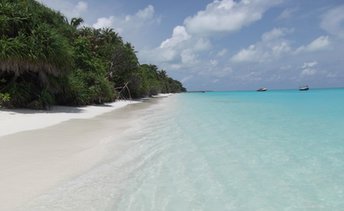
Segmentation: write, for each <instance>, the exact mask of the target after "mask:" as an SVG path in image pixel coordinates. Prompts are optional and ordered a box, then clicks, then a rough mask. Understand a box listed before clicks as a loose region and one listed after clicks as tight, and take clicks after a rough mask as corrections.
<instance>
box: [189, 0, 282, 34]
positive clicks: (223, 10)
mask: <svg viewBox="0 0 344 211" xmlns="http://www.w3.org/2000/svg"><path fill="white" fill-rule="evenodd" d="M280 2H281V0H275V1H270V0H242V1H235V0H214V1H213V2H212V3H210V4H208V5H207V7H206V9H205V10H203V11H199V12H198V13H197V14H196V15H195V16H193V17H188V18H186V19H185V21H184V24H185V26H186V28H187V30H188V32H190V33H192V34H212V33H219V32H233V31H237V30H240V29H241V28H242V27H244V26H247V25H249V24H251V23H253V22H255V21H258V20H260V19H261V18H262V16H263V14H264V13H265V11H267V10H268V9H269V8H271V7H273V6H275V5H277V4H279V3H280Z"/></svg>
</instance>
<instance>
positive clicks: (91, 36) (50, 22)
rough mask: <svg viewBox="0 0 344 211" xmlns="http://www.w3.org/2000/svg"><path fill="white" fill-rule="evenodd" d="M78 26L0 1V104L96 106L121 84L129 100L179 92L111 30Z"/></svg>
mask: <svg viewBox="0 0 344 211" xmlns="http://www.w3.org/2000/svg"><path fill="white" fill-rule="evenodd" d="M82 22H83V19H82V18H73V19H71V20H70V22H69V21H68V20H67V19H66V18H65V17H64V16H63V15H62V14H61V13H59V12H56V11H53V10H51V9H49V8H47V7H45V6H43V5H42V4H40V3H38V2H37V1H35V0H26V1H12V0H2V1H1V2H0V106H6V107H29V108H36V109H42V108H45V109H47V108H49V107H50V106H51V105H53V104H63V105H88V104H99V103H104V102H110V101H113V100H115V99H116V98H117V95H118V93H117V91H119V90H120V89H121V87H123V86H124V85H125V84H128V87H129V89H130V92H131V97H133V98H140V97H144V96H150V95H154V94H158V93H161V92H181V91H185V88H183V86H182V84H181V83H180V82H179V81H176V80H173V79H172V78H170V77H168V76H167V74H166V72H165V71H163V70H158V68H157V67H156V66H155V65H146V64H144V65H140V64H139V61H138V59H137V56H136V52H135V49H134V47H133V46H132V45H131V44H130V43H125V42H124V41H123V40H122V38H121V37H120V36H119V35H118V34H117V33H116V32H115V31H114V30H113V29H110V28H105V29H94V28H90V27H80V24H81V23H82ZM116 88H118V89H117V91H116ZM122 94H123V93H122ZM124 95H125V94H124ZM127 95H128V93H127ZM125 97H129V95H128V96H125Z"/></svg>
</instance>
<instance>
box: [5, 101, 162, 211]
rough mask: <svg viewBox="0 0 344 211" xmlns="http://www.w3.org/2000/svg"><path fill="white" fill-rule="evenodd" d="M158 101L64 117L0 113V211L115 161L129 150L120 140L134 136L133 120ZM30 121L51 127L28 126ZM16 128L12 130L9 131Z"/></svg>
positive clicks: (92, 108)
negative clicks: (102, 163) (108, 161)
mask: <svg viewBox="0 0 344 211" xmlns="http://www.w3.org/2000/svg"><path fill="white" fill-rule="evenodd" d="M161 97H162V96H161ZM164 97H165V96H164ZM158 101H159V100H157V99H154V98H152V99H151V100H148V101H144V102H142V103H139V102H135V101H134V102H133V101H129V102H128V101H126V102H116V103H114V104H111V105H110V106H105V107H104V106H87V107H84V108H77V109H80V110H81V112H75V111H74V110H73V111H71V112H69V113H68V112H67V111H66V107H62V108H61V107H58V108H56V107H55V108H54V109H53V111H48V112H42V111H38V112H37V111H31V110H24V111H25V112H23V113H20V112H18V113H16V114H15V115H13V114H10V113H11V112H13V111H6V112H5V115H4V114H3V113H4V111H2V110H1V112H0V118H3V117H4V116H6V115H7V117H8V118H6V119H5V121H2V122H1V126H2V127H4V126H5V127H8V128H9V129H8V131H6V130H4V129H3V128H2V130H1V131H0V165H1V166H2V171H1V172H0V187H1V188H0V197H1V198H2V201H3V202H2V203H1V204H0V210H17V209H21V208H22V207H23V206H25V205H26V204H27V203H28V202H30V201H31V200H32V199H34V198H36V197H38V196H39V195H41V194H44V193H46V192H47V191H49V190H50V189H52V188H54V187H56V186H59V185H61V184H62V183H64V182H66V181H69V180H70V179H72V178H74V177H76V176H78V175H81V174H83V172H86V171H88V170H89V169H91V168H93V167H94V166H97V165H98V164H100V163H101V162H104V161H106V160H107V159H109V158H110V157H111V158H114V157H118V156H120V155H121V154H122V152H123V151H125V150H126V148H127V147H128V146H127V145H126V143H123V142H121V140H126V139H127V138H128V137H129V136H132V135H135V133H133V132H135V130H137V129H138V127H140V123H139V121H140V120H138V117H137V114H140V113H139V112H140V111H141V110H142V109H145V108H147V107H149V106H151V105H152V104H155V103H157V102H158ZM74 109H75V108H74ZM28 111H31V113H27V112H28ZM1 115H2V116H1ZM57 115H62V117H61V118H56V116H57ZM13 116H14V117H16V118H10V117H13ZM67 117H68V118H67ZM43 118H44V120H43V121H42V119H43ZM35 121H41V122H43V123H48V124H50V125H47V124H46V125H43V124H41V125H39V124H35V125H33V126H32V125H30V124H34V123H36V122H35ZM6 123H9V124H10V125H9V126H6ZM15 123H17V124H15ZM18 124H19V125H20V127H19V126H18V127H17V128H16V130H15V129H13V128H12V129H11V128H10V127H11V126H13V127H15V126H16V125H18ZM27 124H28V125H27ZM38 126H40V127H38ZM32 128H35V129H32ZM14 131H16V132H14ZM6 132H7V135H4V134H6Z"/></svg>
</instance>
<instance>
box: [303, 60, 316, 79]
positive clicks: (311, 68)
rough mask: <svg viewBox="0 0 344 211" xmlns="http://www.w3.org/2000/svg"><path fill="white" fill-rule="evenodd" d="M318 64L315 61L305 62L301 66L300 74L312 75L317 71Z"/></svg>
mask: <svg viewBox="0 0 344 211" xmlns="http://www.w3.org/2000/svg"><path fill="white" fill-rule="evenodd" d="M317 65H318V62H317V61H312V62H305V63H303V65H302V66H301V76H312V75H315V74H316V73H317V70H316V66H317Z"/></svg>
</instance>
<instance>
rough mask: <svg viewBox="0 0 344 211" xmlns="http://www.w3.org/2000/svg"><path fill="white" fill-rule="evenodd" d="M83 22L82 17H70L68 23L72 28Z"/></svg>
mask: <svg viewBox="0 0 344 211" xmlns="http://www.w3.org/2000/svg"><path fill="white" fill-rule="evenodd" d="M83 22H84V19H82V18H72V19H71V20H70V25H71V26H73V27H74V28H78V27H79V26H80V25H81V24H82V23H83Z"/></svg>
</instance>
